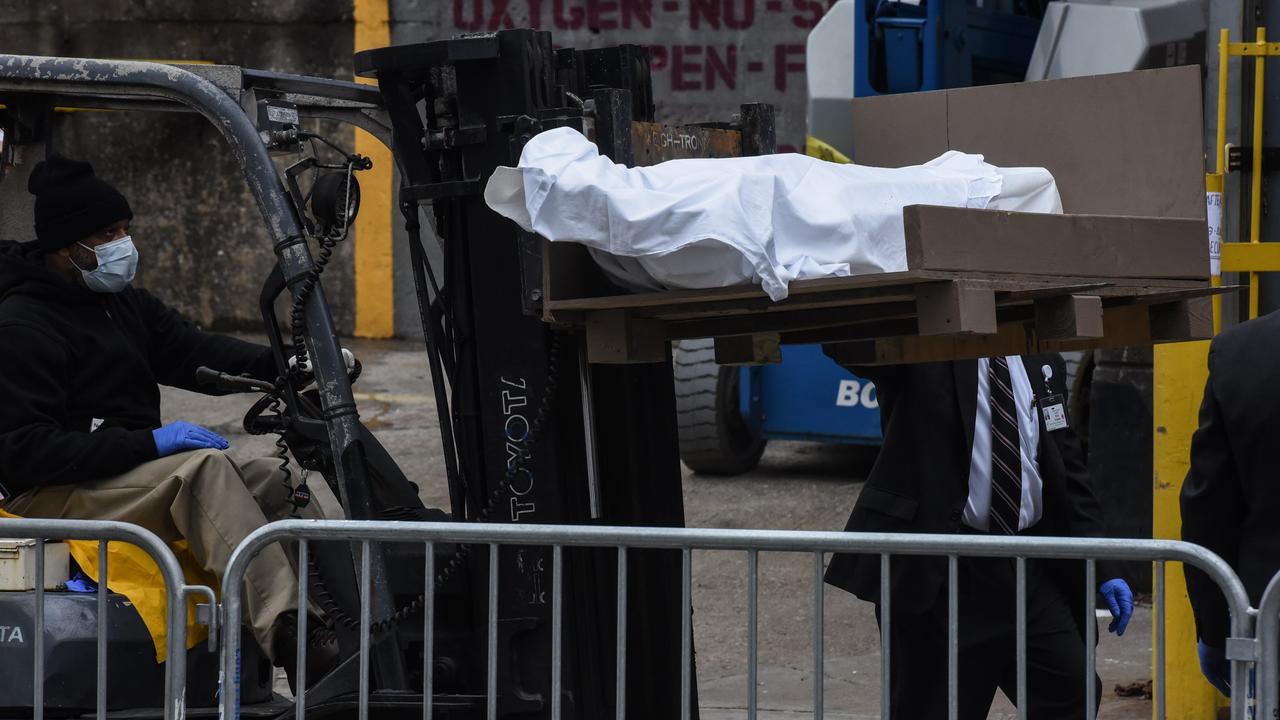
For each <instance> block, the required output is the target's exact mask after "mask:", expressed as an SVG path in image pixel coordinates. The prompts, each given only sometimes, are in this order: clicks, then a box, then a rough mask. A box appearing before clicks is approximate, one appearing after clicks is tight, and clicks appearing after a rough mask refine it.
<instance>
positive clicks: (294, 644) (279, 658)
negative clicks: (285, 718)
mask: <svg viewBox="0 0 1280 720" xmlns="http://www.w3.org/2000/svg"><path fill="white" fill-rule="evenodd" d="M271 642H272V648H273V649H274V651H275V659H274V665H275V666H276V667H278V668H283V669H284V674H285V676H286V677H287V678H288V679H289V690H290V691H291V692H293V693H294V694H295V695H296V694H297V693H298V678H297V677H295V676H296V675H297V672H298V614H297V613H296V612H294V611H292V610H290V611H289V612H284V613H280V616H279V617H277V618H276V621H275V624H274V625H273V626H272V630H271ZM337 664H338V642H337V639H336V638H335V637H334V636H333V633H331V632H329V630H328V628H326V627H325V625H324V621H323V620H321V619H320V618H317V617H316V616H315V615H311V614H308V615H307V677H306V680H305V682H306V686H307V687H311V685H312V684H313V683H315V682H316V681H317V680H319V679H320V678H322V677H324V675H325V673H327V672H329V671H330V670H332V669H333V668H334V666H335V665H337Z"/></svg>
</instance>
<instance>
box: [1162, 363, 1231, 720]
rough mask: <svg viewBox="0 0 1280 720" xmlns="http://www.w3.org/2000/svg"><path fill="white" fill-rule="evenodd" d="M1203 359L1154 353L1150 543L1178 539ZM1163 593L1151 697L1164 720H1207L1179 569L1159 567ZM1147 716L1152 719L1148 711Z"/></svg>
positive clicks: (1212, 706) (1211, 703) (1207, 703)
mask: <svg viewBox="0 0 1280 720" xmlns="http://www.w3.org/2000/svg"><path fill="white" fill-rule="evenodd" d="M1208 355H1209V342H1208V341H1207V340H1206V341H1200V342H1189V343H1173V344H1168V345H1157V346H1156V347H1155V367H1154V374H1155V392H1154V396H1153V401H1154V405H1153V410H1154V413H1153V417H1154V420H1155V428H1154V430H1155V432H1154V442H1153V448H1152V450H1153V453H1154V455H1153V459H1154V470H1155V473H1154V478H1153V483H1152V508H1153V510H1154V517H1153V518H1152V520H1153V527H1152V530H1153V533H1152V535H1153V537H1156V538H1168V539H1174V540H1176V539H1180V538H1181V535H1182V520H1181V512H1180V508H1179V504H1178V495H1179V493H1181V491H1182V481H1183V480H1184V479H1185V478H1186V476H1187V466H1188V461H1189V458H1190V456H1191V434H1192V433H1193V432H1194V431H1195V429H1196V422H1197V414H1198V412H1199V409H1200V400H1201V396H1202V394H1203V390H1204V383H1205V379H1206V378H1207V377H1208V373H1209V371H1208ZM1164 587H1165V616H1164V618H1165V619H1164V630H1165V674H1164V680H1165V682H1164V687H1163V688H1160V687H1156V688H1155V692H1157V693H1159V692H1161V691H1163V692H1165V693H1166V694H1165V718H1168V720H1213V718H1215V717H1217V710H1216V708H1217V706H1218V698H1219V695H1218V692H1217V691H1216V690H1214V689H1213V687H1212V686H1211V685H1209V683H1208V682H1206V681H1205V679H1204V677H1203V676H1201V675H1200V661H1199V658H1198V657H1197V655H1196V628H1195V622H1194V621H1193V619H1192V615H1191V603H1190V601H1189V600H1188V599H1187V586H1186V582H1185V580H1184V579H1183V576H1182V566H1181V564H1178V563H1166V564H1165V585H1164ZM1152 712H1153V716H1154V708H1153V709H1152ZM1165 718H1155V720H1165Z"/></svg>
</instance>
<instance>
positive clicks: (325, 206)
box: [311, 172, 360, 230]
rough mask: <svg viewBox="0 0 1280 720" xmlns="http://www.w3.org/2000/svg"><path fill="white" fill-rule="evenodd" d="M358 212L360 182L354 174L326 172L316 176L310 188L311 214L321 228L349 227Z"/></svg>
mask: <svg viewBox="0 0 1280 720" xmlns="http://www.w3.org/2000/svg"><path fill="white" fill-rule="evenodd" d="M348 182H349V183H350V187H349V189H348ZM359 212H360V183H359V182H358V181H357V180H356V178H355V176H354V175H348V174H347V173H345V172H326V173H324V174H322V175H321V176H320V177H318V178H316V183H315V186H314V187H313V188H312V190H311V214H312V216H313V217H315V219H316V222H318V223H319V224H320V226H321V228H322V229H325V230H332V229H338V228H344V227H350V226H351V223H353V222H355V221H356V214H357V213H359Z"/></svg>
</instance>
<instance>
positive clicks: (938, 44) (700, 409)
mask: <svg viewBox="0 0 1280 720" xmlns="http://www.w3.org/2000/svg"><path fill="white" fill-rule="evenodd" d="M848 4H853V5H854V12H853V13H852V17H853V27H852V28H848V27H847V25H846V26H845V27H841V28H839V30H838V31H839V32H841V33H845V32H849V31H851V33H852V38H853V41H854V42H853V65H854V72H853V81H854V82H853V89H854V95H855V96H857V97H866V96H870V95H882V94H889V93H901V92H915V91H920V90H937V89H943V88H951V87H967V86H970V85H986V84H992V83H1001V82H1014V81H1021V80H1022V79H1023V77H1024V76H1025V74H1026V70H1027V65H1028V63H1029V61H1030V59H1031V53H1032V50H1033V49H1034V48H1035V43H1036V36H1037V34H1038V32H1039V28H1040V21H1041V16H1042V14H1043V9H1044V8H1043V5H1042V4H1041V2H1040V0H920V2H918V3H913V2H898V1H895V0H841V2H840V3H839V5H840V6H847V5H848ZM846 9H847V8H846ZM835 10H836V8H833V9H832V12H831V13H829V15H828V18H827V19H826V20H824V21H823V22H824V24H825V23H827V22H828V21H838V22H844V20H842V18H848V17H849V16H850V14H849V13H847V12H841V13H837V12H835ZM821 27H822V25H820V26H819V28H821ZM814 32H815V33H816V32H818V30H817V29H815V31H814ZM845 37H849V35H845ZM813 68H814V66H813V65H812V64H811V71H813ZM845 102H847V100H846V101H845ZM843 108H847V105H845V106H843ZM843 108H841V109H840V110H839V112H840V113H841V114H840V117H841V118H847V110H844V109H843ZM841 122H845V123H847V119H844V120H841ZM818 139H823V138H818ZM675 363H676V366H675V367H676V396H677V407H678V408H679V421H680V451H681V458H682V459H683V460H684V462H685V464H687V465H688V466H689V467H690V468H691V469H693V470H695V471H698V472H704V473H711V474H722V475H732V474H737V473H742V472H747V471H749V470H751V469H752V468H754V467H755V466H756V464H757V463H758V462H759V458H760V455H761V453H762V452H763V451H764V446H765V444H766V443H767V442H768V440H770V439H775V438H776V439H782V440H812V441H820V442H833V443H849V444H863V445H874V444H879V442H880V439H881V435H880V413H879V410H878V408H879V403H878V402H877V400H876V394H875V387H874V386H873V385H872V384H871V383H870V382H868V381H866V380H864V379H862V378H859V377H857V376H855V375H853V374H851V373H850V372H848V371H847V370H845V369H843V368H841V367H840V366H839V365H836V364H835V363H834V362H833V361H832V360H830V359H829V358H828V357H827V356H826V355H825V354H824V353H823V352H822V348H821V347H820V346H817V345H805V346H787V347H784V348H783V358H782V363H781V364H777V365H766V366H758V367H748V368H730V367H719V366H716V365H715V363H714V359H713V353H712V350H711V344H710V342H709V341H693V342H685V343H682V344H681V346H679V347H677V348H676V352H675Z"/></svg>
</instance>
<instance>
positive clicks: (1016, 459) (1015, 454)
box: [987, 357, 1022, 535]
mask: <svg viewBox="0 0 1280 720" xmlns="http://www.w3.org/2000/svg"><path fill="white" fill-rule="evenodd" d="M987 372H988V379H989V386H990V389H991V522H990V525H989V529H990V530H991V532H1000V533H1005V534H1007V535H1013V534H1015V533H1016V532H1018V513H1019V512H1020V509H1021V508H1022V453H1021V452H1020V451H1019V449H1018V441H1019V436H1018V406H1017V405H1016V404H1015V403H1014V400H1013V382H1012V381H1011V380H1010V379H1009V360H1008V359H1007V358H1003V357H998V358H992V359H991V363H990V365H989V369H988V371H987Z"/></svg>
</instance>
